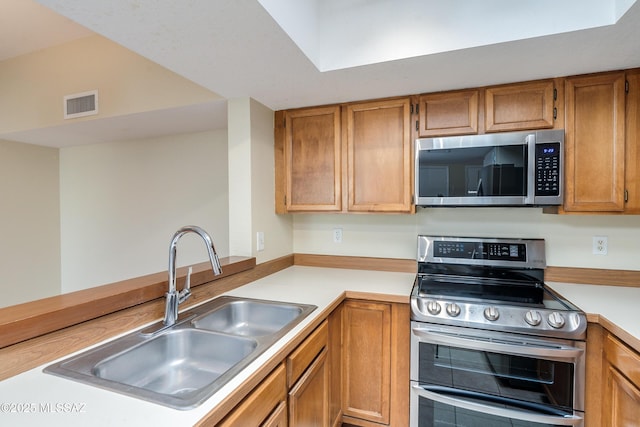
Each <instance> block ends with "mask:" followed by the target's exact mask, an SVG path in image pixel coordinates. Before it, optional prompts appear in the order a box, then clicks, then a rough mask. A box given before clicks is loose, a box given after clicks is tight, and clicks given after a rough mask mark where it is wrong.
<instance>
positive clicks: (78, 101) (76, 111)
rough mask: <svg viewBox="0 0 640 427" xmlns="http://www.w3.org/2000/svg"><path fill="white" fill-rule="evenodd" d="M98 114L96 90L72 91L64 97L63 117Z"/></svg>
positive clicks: (70, 117) (71, 117) (72, 117)
mask: <svg viewBox="0 0 640 427" xmlns="http://www.w3.org/2000/svg"><path fill="white" fill-rule="evenodd" d="M93 114H98V91H97V90H92V91H89V92H82V93H74V94H73V95H66V96H65V97H64V118H65V120H66V119H75V118H76V117H84V116H91V115H93Z"/></svg>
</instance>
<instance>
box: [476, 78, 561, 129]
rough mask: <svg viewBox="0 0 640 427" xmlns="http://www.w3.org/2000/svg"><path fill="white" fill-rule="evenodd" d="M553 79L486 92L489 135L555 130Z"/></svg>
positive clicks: (488, 89) (491, 88)
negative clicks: (492, 133) (501, 132)
mask: <svg viewBox="0 0 640 427" xmlns="http://www.w3.org/2000/svg"><path fill="white" fill-rule="evenodd" d="M553 89H554V84H553V80H544V81H536V82H528V83H519V84H509V85H503V86H496V87H489V88H487V89H485V98H484V99H485V114H484V116H485V129H486V132H497V131H515V130H529V129H543V128H552V127H553V123H554V122H553V108H554V96H553Z"/></svg>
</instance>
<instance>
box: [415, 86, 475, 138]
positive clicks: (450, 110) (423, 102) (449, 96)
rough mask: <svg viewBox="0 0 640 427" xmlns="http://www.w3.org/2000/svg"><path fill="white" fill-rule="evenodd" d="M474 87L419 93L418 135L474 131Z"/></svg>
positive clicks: (461, 133)
mask: <svg viewBox="0 0 640 427" xmlns="http://www.w3.org/2000/svg"><path fill="white" fill-rule="evenodd" d="M478 99H479V91H478V90H465V91H455V92H444V93H433V94H424V95H420V101H419V102H420V103H419V107H418V110H419V111H420V121H419V127H418V136H420V137H432V136H445V135H469V134H474V133H478Z"/></svg>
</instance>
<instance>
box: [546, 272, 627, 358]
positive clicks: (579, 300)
mask: <svg viewBox="0 0 640 427" xmlns="http://www.w3.org/2000/svg"><path fill="white" fill-rule="evenodd" d="M546 284H547V286H550V287H551V288H552V289H553V290H555V291H556V292H558V293H559V294H560V295H562V296H563V297H565V298H566V299H568V300H569V301H571V302H572V303H573V304H575V305H576V306H578V307H579V308H580V309H581V310H582V311H584V312H585V313H587V319H588V320H589V321H590V322H597V323H600V324H601V325H602V326H604V327H606V328H607V329H609V330H610V331H611V332H613V333H614V334H616V335H618V336H619V337H620V338H622V340H623V341H625V343H627V344H628V345H629V346H630V347H632V348H633V349H635V350H636V351H637V352H640V313H639V312H640V287H633V288H632V287H625V286H603V285H582V284H580V285H578V284H574V283H557V282H547V283H546Z"/></svg>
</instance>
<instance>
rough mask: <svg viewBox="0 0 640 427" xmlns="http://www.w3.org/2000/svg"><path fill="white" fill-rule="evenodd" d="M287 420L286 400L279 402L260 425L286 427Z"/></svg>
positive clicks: (263, 426) (264, 426)
mask: <svg viewBox="0 0 640 427" xmlns="http://www.w3.org/2000/svg"><path fill="white" fill-rule="evenodd" d="M288 425H289V420H288V419H287V402H280V404H279V405H278V407H277V408H276V409H275V410H274V411H273V413H272V414H271V416H269V418H268V419H267V420H266V421H265V422H264V423H263V424H262V426H261V427H287V426H288Z"/></svg>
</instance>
